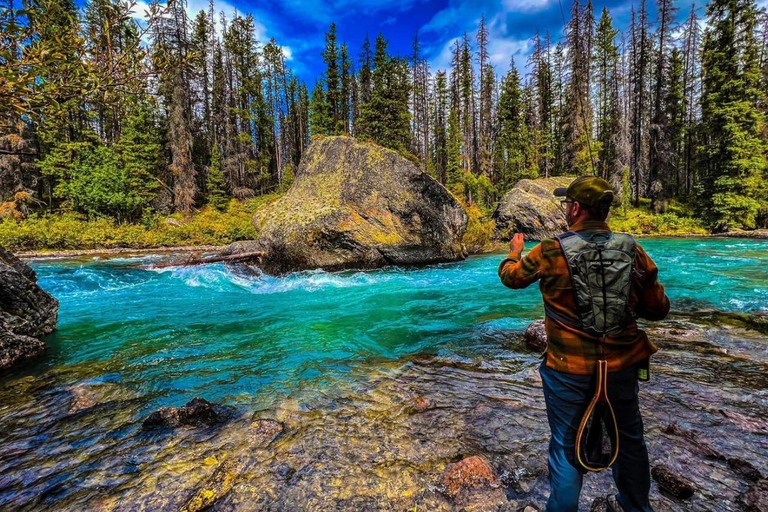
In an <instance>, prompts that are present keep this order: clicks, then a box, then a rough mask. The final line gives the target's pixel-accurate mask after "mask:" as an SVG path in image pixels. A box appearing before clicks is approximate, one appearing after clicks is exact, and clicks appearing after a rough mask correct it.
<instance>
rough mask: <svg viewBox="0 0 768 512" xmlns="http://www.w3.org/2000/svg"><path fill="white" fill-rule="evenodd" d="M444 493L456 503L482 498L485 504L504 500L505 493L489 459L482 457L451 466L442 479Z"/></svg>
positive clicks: (476, 456)
mask: <svg viewBox="0 0 768 512" xmlns="http://www.w3.org/2000/svg"><path fill="white" fill-rule="evenodd" d="M441 483H442V488H443V492H444V493H445V495H446V496H448V497H449V498H450V499H451V500H453V501H454V502H456V503H459V504H464V503H469V502H472V501H477V500H478V499H479V498H482V500H483V501H484V502H490V501H494V499H496V498H503V497H504V491H503V490H502V489H501V482H500V481H499V478H498V477H497V476H496V472H495V471H494V470H493V467H492V466H491V464H490V462H488V459H486V458H485V457H483V456H482V455H473V456H471V457H466V458H464V459H462V460H460V461H458V462H454V463H453V464H449V465H448V466H447V467H446V468H445V471H443V475H442V477H441Z"/></svg>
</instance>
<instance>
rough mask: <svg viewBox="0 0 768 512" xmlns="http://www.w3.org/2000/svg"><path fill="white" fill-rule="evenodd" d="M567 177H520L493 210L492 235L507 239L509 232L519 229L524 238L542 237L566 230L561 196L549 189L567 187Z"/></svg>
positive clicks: (516, 231) (536, 238)
mask: <svg viewBox="0 0 768 512" xmlns="http://www.w3.org/2000/svg"><path fill="white" fill-rule="evenodd" d="M571 181H573V178H571V177H557V178H539V179H535V180H520V181H519V182H518V183H517V185H515V187H514V188H513V189H512V190H510V191H509V192H507V193H506V194H505V195H504V197H503V198H502V199H501V201H500V202H499V206H498V207H497V208H496V211H495V212H494V213H493V219H494V220H495V221H496V233H495V236H496V238H498V239H500V240H509V239H510V238H512V234H513V233H523V234H525V237H526V239H528V240H543V239H545V238H551V237H553V236H555V235H557V234H560V233H562V232H563V231H566V230H567V229H568V228H567V225H566V223H565V214H564V213H563V212H562V210H561V209H560V201H561V199H560V198H557V197H555V196H554V195H553V192H554V191H555V189H556V188H557V187H567V186H568V185H569V184H570V183H571Z"/></svg>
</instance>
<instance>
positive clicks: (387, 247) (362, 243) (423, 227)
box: [227, 137, 467, 274]
mask: <svg viewBox="0 0 768 512" xmlns="http://www.w3.org/2000/svg"><path fill="white" fill-rule="evenodd" d="M254 222H255V223H256V225H257V228H258V229H259V236H258V238H257V239H256V240H255V241H251V242H240V243H236V244H233V245H232V246H230V247H229V249H228V251H227V252H228V253H230V254H238V253H248V252H254V253H255V252H263V254H264V255H263V257H262V258H261V259H260V261H259V262H258V266H259V267H260V268H261V269H262V270H264V271H265V272H268V273H272V274H280V273H285V272H290V271H295V270H304V269H313V268H322V269H326V270H340V269H346V268H376V267H382V266H385V265H411V264H423V263H436V262H444V261H455V260H459V259H462V258H464V257H465V256H466V253H465V249H464V247H463V246H462V244H461V238H462V235H463V234H464V231H465V230H466V226H467V215H466V212H465V211H464V209H463V208H462V207H461V205H460V204H459V203H458V202H457V201H456V199H455V198H454V197H453V196H452V195H451V194H450V193H449V192H448V191H447V190H446V189H445V188H444V187H443V186H442V185H440V184H439V183H438V182H437V181H435V180H434V179H432V178H431V177H430V176H429V175H427V174H426V173H424V172H422V171H421V170H419V169H418V168H417V167H416V166H415V165H414V164H413V163H412V162H410V161H409V160H407V159H405V158H403V157H402V156H400V155H399V154H398V153H396V152H395V151H391V150H389V149H385V148H382V147H380V146H377V145H375V144H373V143H368V142H359V141H357V140H355V139H353V138H351V137H318V138H315V139H314V140H313V141H312V144H311V145H310V147H309V149H308V150H307V152H306V153H305V154H304V156H303V157H302V160H301V165H300V166H299V168H298V170H297V172H296V177H295V180H294V183H293V185H292V186H291V188H290V190H289V191H288V192H287V193H286V195H285V196H283V197H282V198H280V199H279V200H277V201H275V202H274V203H272V204H270V205H268V206H266V207H265V208H264V209H263V210H261V211H259V212H257V214H256V216H255V218H254Z"/></svg>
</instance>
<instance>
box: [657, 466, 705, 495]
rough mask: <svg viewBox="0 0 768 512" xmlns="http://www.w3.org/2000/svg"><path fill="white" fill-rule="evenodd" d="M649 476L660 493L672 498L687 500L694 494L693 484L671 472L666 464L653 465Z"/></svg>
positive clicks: (694, 487)
mask: <svg viewBox="0 0 768 512" xmlns="http://www.w3.org/2000/svg"><path fill="white" fill-rule="evenodd" d="M651 476H652V477H653V479H654V480H655V481H656V483H657V484H659V488H660V489H661V490H662V491H664V492H665V493H666V494H668V495H670V496H672V497H674V498H677V499H681V500H687V499H688V498H690V497H691V496H693V494H694V492H696V486H695V485H694V484H693V482H691V481H690V480H688V479H687V478H685V477H684V476H682V475H679V474H677V473H676V472H674V471H672V469H670V468H669V466H667V465H666V464H657V465H655V466H654V467H653V469H651Z"/></svg>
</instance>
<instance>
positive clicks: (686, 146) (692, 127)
mask: <svg viewBox="0 0 768 512" xmlns="http://www.w3.org/2000/svg"><path fill="white" fill-rule="evenodd" d="M683 38H684V43H683V70H684V74H683V92H684V94H685V110H686V112H685V126H684V141H683V149H682V151H683V157H682V164H681V165H682V174H683V178H682V179H683V183H684V192H685V194H686V195H688V194H690V193H691V190H692V188H693V180H694V173H695V169H696V147H697V146H698V140H697V138H696V132H697V129H698V122H699V119H698V104H699V91H700V90H701V80H700V78H701V76H700V73H699V50H700V49H699V42H700V39H701V38H700V30H699V18H698V16H697V14H696V6H695V5H693V6H692V7H691V13H690V15H689V16H688V20H687V21H686V22H685V29H684V36H683Z"/></svg>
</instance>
